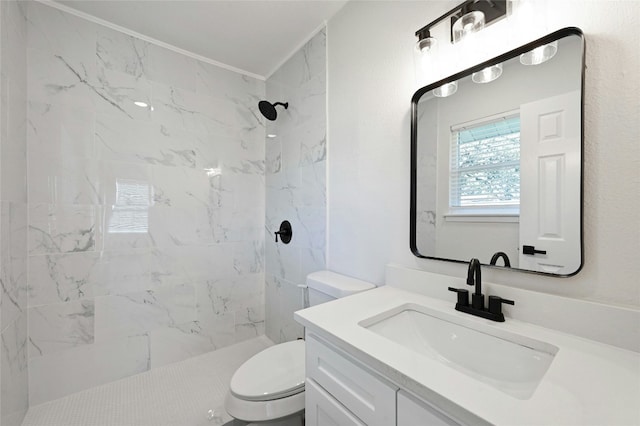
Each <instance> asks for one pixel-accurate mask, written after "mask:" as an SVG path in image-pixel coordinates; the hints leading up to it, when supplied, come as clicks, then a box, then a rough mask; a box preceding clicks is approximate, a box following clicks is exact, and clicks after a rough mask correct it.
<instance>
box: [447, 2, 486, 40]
mask: <svg viewBox="0 0 640 426" xmlns="http://www.w3.org/2000/svg"><path fill="white" fill-rule="evenodd" d="M471 6H472V5H471V4H467V5H465V6H464V7H463V8H462V10H461V13H462V14H463V15H462V16H461V17H460V18H458V19H457V20H456V21H455V22H454V23H453V26H452V27H451V33H452V36H453V42H454V43H458V42H460V41H462V40H463V39H464V38H465V37H469V36H470V35H471V34H473V33H477V32H479V31H482V29H483V28H484V12H481V11H479V10H473V9H472V8H471Z"/></svg>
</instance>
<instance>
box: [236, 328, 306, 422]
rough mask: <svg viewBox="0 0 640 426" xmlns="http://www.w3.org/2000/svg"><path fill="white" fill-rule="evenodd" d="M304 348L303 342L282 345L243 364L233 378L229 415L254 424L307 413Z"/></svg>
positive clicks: (265, 351) (296, 341)
mask: <svg viewBox="0 0 640 426" xmlns="http://www.w3.org/2000/svg"><path fill="white" fill-rule="evenodd" d="M304 346H305V344H304V340H294V341H292V342H286V343H280V344H278V345H274V346H271V347H269V348H267V349H265V350H264V351H262V352H260V353H258V354H256V355H254V356H253V357H251V358H250V359H249V360H248V361H246V362H245V363H244V364H242V365H241V366H240V368H238V370H236V372H235V374H234V375H233V377H232V378H231V383H230V386H229V393H227V399H226V401H225V408H226V410H227V412H228V413H229V414H230V415H231V416H233V417H234V418H236V419H239V420H244V421H248V422H255V421H266V420H273V419H278V418H283V417H287V416H290V415H293V414H296V413H298V412H300V411H302V410H304V378H305V371H304V362H305V353H304Z"/></svg>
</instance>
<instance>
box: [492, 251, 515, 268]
mask: <svg viewBox="0 0 640 426" xmlns="http://www.w3.org/2000/svg"><path fill="white" fill-rule="evenodd" d="M500 258H502V260H504V267H505V268H511V262H510V261H509V256H507V253H505V252H503V251H498V252H496V253H494V254H493V256H491V261H490V262H489V265H494V266H495V264H496V263H498V259H500Z"/></svg>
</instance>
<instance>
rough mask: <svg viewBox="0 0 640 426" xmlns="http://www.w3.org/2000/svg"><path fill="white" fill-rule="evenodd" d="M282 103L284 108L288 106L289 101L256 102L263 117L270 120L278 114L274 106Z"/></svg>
mask: <svg viewBox="0 0 640 426" xmlns="http://www.w3.org/2000/svg"><path fill="white" fill-rule="evenodd" d="M277 105H282V106H283V107H284V109H287V108H289V102H285V103H282V102H276V103H274V104H272V103H271V102H269V101H260V102H258V108H260V112H261V113H262V115H264V118H266V119H267V120H270V121H274V120H275V119H276V117H277V116H278V112H277V111H276V106H277Z"/></svg>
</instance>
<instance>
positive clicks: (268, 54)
mask: <svg viewBox="0 0 640 426" xmlns="http://www.w3.org/2000/svg"><path fill="white" fill-rule="evenodd" d="M346 2H347V0H285V1H282V0H261V1H249V0H200V1H193V0H172V1H167V0H163V1H156V0H127V1H122V0H111V1H104V0H57V3H61V4H63V5H64V6H68V7H71V8H73V9H76V10H78V11H80V12H84V13H86V14H89V15H92V16H94V17H96V18H100V19H102V20H105V21H108V22H110V23H113V24H116V25H119V26H121V27H125V28H127V29H129V30H132V31H135V32H137V33H140V34H142V35H144V36H147V37H150V38H153V39H156V40H159V41H161V42H164V43H168V44H170V45H173V46H175V47H178V48H181V49H184V50H187V51H189V52H192V53H195V54H197V55H200V56H204V57H205V58H208V59H211V60H213V61H217V62H220V63H222V64H226V65H228V66H231V67H234V68H237V69H239V70H240V71H242V72H245V73H248V74H254V75H257V76H261V77H268V76H269V75H271V73H273V72H274V71H275V70H276V69H277V68H278V67H279V66H280V65H281V64H282V63H283V62H284V61H286V60H287V59H288V58H289V56H291V55H292V54H293V53H294V52H295V51H296V50H297V49H299V48H300V47H301V45H302V44H303V43H305V42H306V41H307V40H308V39H309V38H310V37H311V36H312V35H313V33H314V32H315V31H316V30H318V29H319V28H320V26H321V25H322V24H323V23H324V22H325V21H327V20H329V19H330V18H331V17H332V16H333V15H334V14H335V13H336V12H337V11H338V10H339V9H340V8H342V6H344V5H345V3H346Z"/></svg>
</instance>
